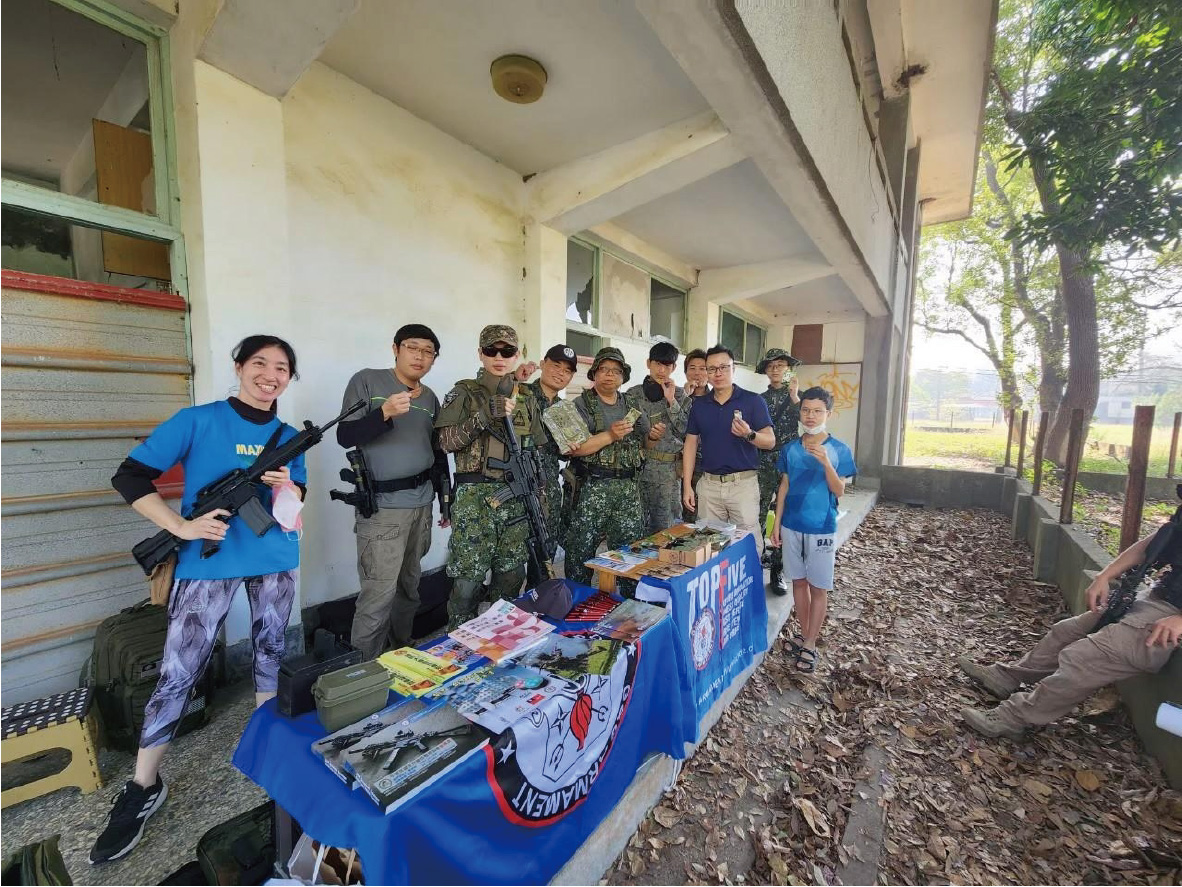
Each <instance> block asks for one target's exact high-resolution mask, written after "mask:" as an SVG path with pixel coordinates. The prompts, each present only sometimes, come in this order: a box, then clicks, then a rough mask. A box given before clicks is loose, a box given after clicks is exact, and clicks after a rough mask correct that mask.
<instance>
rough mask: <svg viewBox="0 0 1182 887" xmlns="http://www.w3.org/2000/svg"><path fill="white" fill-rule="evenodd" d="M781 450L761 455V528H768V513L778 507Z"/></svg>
mask: <svg viewBox="0 0 1182 887" xmlns="http://www.w3.org/2000/svg"><path fill="white" fill-rule="evenodd" d="M779 458H780V451H779V450H772V451H770V452H766V453H760V454H759V528H760V532H763V528H764V527H766V526H767V513H768V512H769V511H771V510H772V509H773V508H775V507H776V490H778V489H779V487H780V472H779V471H777V470H776V462H777V461H778V460H779Z"/></svg>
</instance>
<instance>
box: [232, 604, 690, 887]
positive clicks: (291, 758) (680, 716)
mask: <svg viewBox="0 0 1182 887" xmlns="http://www.w3.org/2000/svg"><path fill="white" fill-rule="evenodd" d="M572 588H573V589H574V599H575V602H576V603H578V602H579V601H581V600H584V599H585V598H587V597H588V596H590V595H591V594H593V593H594V589H591V588H588V587H586V586H580V585H575V584H573V583H572ZM588 627H589V626H588V624H587V623H559V630H560V631H567V632H579V631H586V630H587V628H588ZM626 655H627V659H626V663H627V667H626V668H622V669H619V670H613V675H611V676H608V677H606V678H604V677H599V676H586V678H587V680H585V681H584V682H583V684H582V688H583V689H581V690H580V694H579V696H580V698H579V699H578V700H576V702H578V703H579V704H578V705H574V706H572V707H571V709H570V711H569V712H567V716H566V718H565V720H563V719H551V718H549V717H540V716H539V717H537V720H538V721H539V723H533V722H532V719H530V718H526V719H523V720H522V721H519V722H518V723H517V724H516V725H515V726H514V727H513V728H512V729H510V730H506V731H505V732H504V733H502V734H501V735H500V736H499V737H494V738H493V739H492V740H491V741H490V744H489V745H488V746H486V747H485V748H484V749H482V750H480V751H478V752H476V753H475V754H473V755H472V756H470V757H468V758H466V759H465V760H463V761H462V762H461V763H460V764H458V765H457V766H456V768H455V769H453V770H451V771H449V772H448V773H447V774H445V775H444V776H443V777H442V778H441V779H439V780H438V781H436V782H434V783H432V784H431V785H430V786H428V787H427V788H425V789H424V790H423V791H422V792H421V793H420V794H418V795H416V796H415V797H413V798H411V799H410V800H408V801H407V802H406V803H405V804H403V805H402V806H401V807H398V808H396V809H394V810H393V811H392V812H390V813H389V814H382V813H381V812H380V811H379V810H378V808H377V807H376V806H375V805H374V804H373V802H371V801H370V799H369V798H368V797H367V796H366V795H365V794H364V793H363V792H362V791H361V790H360V789H358V790H352V791H351V790H350V789H349V788H348V787H346V786H345V784H344V783H343V782H342V781H341V780H340V779H338V778H337V777H336V776H335V775H333V774H332V773H331V772H330V771H329V770H328V768H327V767H325V766H324V764H323V763H322V762H321V760H320V759H319V758H317V757H316V756H315V755H314V754H313V753H312V751H311V749H310V746H311V744H312V742H314V741H315V740H317V739H321V738H323V737H324V735H325V732H326V731H325V730H324V728H323V727H322V726H321V725H320V722H319V721H318V720H317V717H316V713H315V712H311V713H309V714H306V715H302V716H300V717H298V718H294V719H293V718H285V717H283V716H281V715H280V714H278V712H277V711H276V708H275V702H274V701H273V700H272V701H271V702H268V703H267V704H265V705H264V706H262V707H261V708H260V709H258V710H257V711H256V712H255V713H254V716H253V717H252V718H251V720H250V723H249V724H248V725H247V727H246V730H245V732H244V733H243V735H242V739H241V740H240V741H239V743H238V747H237V749H236V750H235V752H234V759H233V760H234V765H235V766H236V767H237V768H238V769H239V770H241V771H242V772H243V773H244V774H246V775H247V776H248V777H250V778H251V779H252V780H254V782H256V783H257V784H258V785H260V786H261V787H262V788H263V789H265V790H266V791H267V793H268V794H269V795H270V796H271V797H272V798H274V799H275V802H276V804H277V805H279V806H280V807H282V808H283V809H284V810H285V811H286V812H287V813H289V814H290V815H291V816H292V817H293V818H294V819H295V820H296V821H297V822H298V823H299V824H300V826H301V827H302V828H303V830H304V831H306V832H307V833H308V834H310V835H311V836H312V837H313V838H315V839H316V840H318V841H322V842H325V843H328V844H332V845H335V846H340V847H355V848H357V850H358V851H359V853H360V856H361V860H362V863H363V866H364V869H365V876H366V881H367V882H368V883H370V884H412V883H413V884H439V883H452V884H458V883H488V884H521V883H533V884H541V883H546V882H548V881H549V880H550V879H551V878H552V877H553V876H554V875H555V874H556V873H557V872H558V870H559V869H561V868H562V866H563V865H564V864H565V863H566V861H567V860H568V859H569V858H570V857H571V856H572V855H573V854H574V853H575V851H576V850H578V848H579V846H580V845H581V844H582V843H583V841H584V839H586V838H587V836H588V835H590V834H591V833H592V832H593V831H594V830H595V828H596V826H598V825H599V824H600V822H602V821H603V820H604V819H605V818H606V817H607V816H608V815H609V814H610V813H611V812H612V810H613V808H614V807H615V806H616V804H617V803H618V802H619V800H620V798H621V797H622V796H623V794H624V792H625V790H626V789H627V787H628V785H629V783H630V782H631V780H632V778H633V776H634V775H635V773H636V771H637V769H638V768H639V767H640V765H641V763H642V762H643V761H644V760H645V758H647V757H648V756H649V755H652V754H657V753H663V754H668V755H670V756H672V757H674V758H678V759H680V758H682V757H684V754H685V744H686V742H687V741H689V740H691V739H692V738H693V736H694V734H695V732H696V719H695V713H694V710H693V703H692V700H693V696H692V692H693V690H692V687H691V686H690V685H689V683H688V682H687V673H686V671H685V669H684V668H682V667H670V664H671V663H678V662H685V661H686V652H685V650H684V649H683V644H682V642H681V640H680V639H679V636H678V631H677V630H676V625H675V623H674V620H673V619H670V618H666V619H662V620H661V621H660V622H659V623H657V624H656V625H654V626H653V627H651V628H650V629H648V631H646V632H645V634H644V636H643V637H642V639H641V640H640V641H639V642H638V643H636V644H629V645H626ZM595 678H599V679H598V680H594V679H595ZM391 697H392V698H391V701H392V702H393V701H396V700H397V698H398V697H397V696H395V695H394V694H391ZM583 697H586V698H585V699H584V698H583ZM576 709H577V710H578V712H579V713H580V719H579V723H577V724H573V722H574V721H575V720H576V716H575V710H576ZM588 711H589V712H590V725H588V724H587V723H585V722H584V721H583V720H582V719H581V718H582V717H585V715H586V713H587V712H588Z"/></svg>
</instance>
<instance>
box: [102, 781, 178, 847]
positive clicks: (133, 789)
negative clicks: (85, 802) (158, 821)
mask: <svg viewBox="0 0 1182 887" xmlns="http://www.w3.org/2000/svg"><path fill="white" fill-rule="evenodd" d="M167 797H168V786H167V785H165V784H164V780H163V779H161V778H160V776H159V775H157V776H156V784H155V785H153V786H152V787H151V788H143V787H142V786H140V785H139V784H137V783H136V782H134V781H133V782H129V783H127V785H125V786H123V788H122V789H121V790H120V792H119V794H117V795H115V805H114V806H113V807H112V808H111V816H110V818H108V819H107V827H106V828H105V829H103V833H102V834H101V835H99V836H98V840H97V841H95V842H94V847H93V848H92V849H91V851H90V864H91V865H96V864H98V863H100V862H110V861H111V860H112V859H119V858H120V857H122V856H126V855H127V854H128V853H130V852H131V851H132V849H133V848H134V847H135V845H136V844H138V843H139V842H140V838H141V837H142V836H143V834H144V824H145V823H146V822H147V821H148V817H149V816H151V815H152V814H153V813H155V812H156V811H157V810H159V809H160V805H162V804H163V803H164V799H165V798H167Z"/></svg>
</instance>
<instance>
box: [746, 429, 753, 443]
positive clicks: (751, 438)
mask: <svg viewBox="0 0 1182 887" xmlns="http://www.w3.org/2000/svg"><path fill="white" fill-rule="evenodd" d="M744 440H746V441H747V443H751V442H752V441H753V440H755V432H754V431H749V432H747V437H746V438H744Z"/></svg>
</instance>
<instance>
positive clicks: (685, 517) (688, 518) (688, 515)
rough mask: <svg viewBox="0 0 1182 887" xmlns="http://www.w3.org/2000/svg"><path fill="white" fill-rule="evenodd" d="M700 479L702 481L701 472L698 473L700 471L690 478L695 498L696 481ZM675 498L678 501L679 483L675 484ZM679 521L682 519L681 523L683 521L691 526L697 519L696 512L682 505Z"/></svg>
mask: <svg viewBox="0 0 1182 887" xmlns="http://www.w3.org/2000/svg"><path fill="white" fill-rule="evenodd" d="M701 479H702V472H700V471H695V472H694V476H693V477H692V478H690V486H691V487H693V490H694V495H695V496H696V495H697V494H698V481H700V480H701ZM677 497H678V498H679V499H680V498H681V481H678V482H677ZM681 519H682V521H684V522H685V523H687V524H692V523H694V522H696V521H697V519H698V510H697V509H696V508H695V509H693V510H691V509H689V508H686V507H685V506H684V505H682V506H681Z"/></svg>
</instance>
